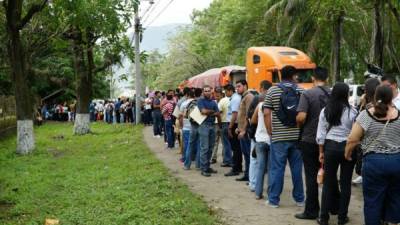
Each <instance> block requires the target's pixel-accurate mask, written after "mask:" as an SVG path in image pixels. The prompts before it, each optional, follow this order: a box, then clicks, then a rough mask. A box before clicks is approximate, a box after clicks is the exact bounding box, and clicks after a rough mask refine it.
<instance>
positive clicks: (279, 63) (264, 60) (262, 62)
mask: <svg viewBox="0 0 400 225" xmlns="http://www.w3.org/2000/svg"><path fill="white" fill-rule="evenodd" d="M288 65H290V66H293V67H295V68H296V69H298V70H299V75H298V77H297V80H298V82H299V85H300V86H301V87H303V88H305V89H308V88H311V87H312V81H311V75H312V74H313V70H314V69H315V67H316V65H315V63H313V62H312V61H311V59H310V57H308V56H307V55H306V54H305V53H303V52H301V51H299V50H297V49H294V48H289V47H252V48H249V49H248V50H247V57H246V68H247V82H248V84H249V88H252V89H256V90H258V89H259V84H260V82H261V81H262V80H268V81H270V82H272V83H279V82H280V81H281V73H280V71H281V70H282V68H283V67H285V66H288Z"/></svg>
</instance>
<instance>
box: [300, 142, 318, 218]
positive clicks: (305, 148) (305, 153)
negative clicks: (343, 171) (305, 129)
mask: <svg viewBox="0 0 400 225" xmlns="http://www.w3.org/2000/svg"><path fill="white" fill-rule="evenodd" d="M300 149H301V155H302V157H303V164H304V174H305V178H306V206H305V209H304V213H305V214H306V215H309V216H313V217H317V216H318V215H319V200H318V183H317V174H318V170H319V168H320V167H321V164H320V162H319V148H318V145H317V144H313V143H307V142H300Z"/></svg>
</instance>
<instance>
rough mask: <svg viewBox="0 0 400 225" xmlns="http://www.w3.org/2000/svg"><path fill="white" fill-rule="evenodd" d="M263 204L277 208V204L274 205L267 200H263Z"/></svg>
mask: <svg viewBox="0 0 400 225" xmlns="http://www.w3.org/2000/svg"><path fill="white" fill-rule="evenodd" d="M265 204H266V205H267V206H269V207H271V208H274V209H276V208H279V205H274V204H272V203H270V202H269V201H268V200H267V201H266V202H265Z"/></svg>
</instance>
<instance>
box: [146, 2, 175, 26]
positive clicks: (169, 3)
mask: <svg viewBox="0 0 400 225" xmlns="http://www.w3.org/2000/svg"><path fill="white" fill-rule="evenodd" d="M173 1H174V0H170V1H169V2H168V4H167V5H165V7H164V8H163V9H162V10H161V11H160V12H159V13H158V14H157V15H156V17H154V19H153V20H152V21H151V22H150V23H148V24H147V25H146V28H147V27H149V26H150V25H151V24H152V23H154V21H156V20H157V19H158V17H159V16H160V15H161V14H162V13H163V12H164V11H165V10H166V9H167V8H168V6H170V5H171V4H172V2H173Z"/></svg>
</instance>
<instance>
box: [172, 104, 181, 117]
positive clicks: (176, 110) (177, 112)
mask: <svg viewBox="0 0 400 225" xmlns="http://www.w3.org/2000/svg"><path fill="white" fill-rule="evenodd" d="M180 113H181V111H180V110H179V107H178V106H175V109H174V112H173V113H172V115H173V116H175V118H179V114H180Z"/></svg>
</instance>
